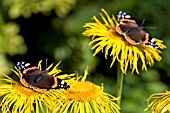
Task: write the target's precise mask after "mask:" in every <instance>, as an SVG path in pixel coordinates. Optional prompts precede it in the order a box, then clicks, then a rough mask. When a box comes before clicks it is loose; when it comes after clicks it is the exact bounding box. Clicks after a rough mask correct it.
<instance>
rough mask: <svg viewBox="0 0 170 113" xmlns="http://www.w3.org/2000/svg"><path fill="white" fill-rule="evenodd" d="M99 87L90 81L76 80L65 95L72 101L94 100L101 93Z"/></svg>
mask: <svg viewBox="0 0 170 113" xmlns="http://www.w3.org/2000/svg"><path fill="white" fill-rule="evenodd" d="M101 91H102V90H101V88H100V87H98V86H96V85H95V84H93V83H91V82H78V83H76V84H74V85H73V86H71V89H70V90H69V91H68V92H67V93H66V97H67V98H68V99H70V100H74V101H76V102H77V101H82V102H87V101H90V100H96V99H97V98H98V97H99V96H100V94H101Z"/></svg>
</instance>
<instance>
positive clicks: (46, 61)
mask: <svg viewBox="0 0 170 113" xmlns="http://www.w3.org/2000/svg"><path fill="white" fill-rule="evenodd" d="M47 63H48V58H46V59H45V67H46V69H47Z"/></svg>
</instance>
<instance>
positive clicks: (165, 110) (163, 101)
mask: <svg viewBox="0 0 170 113" xmlns="http://www.w3.org/2000/svg"><path fill="white" fill-rule="evenodd" d="M150 101H152V102H150ZM147 102H148V107H147V108H146V109H145V111H146V110H147V109H149V108H150V107H151V110H152V113H169V112H170V91H167V92H166V93H156V94H153V95H151V96H150V97H149V98H148V99H147Z"/></svg>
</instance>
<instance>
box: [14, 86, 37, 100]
mask: <svg viewBox="0 0 170 113" xmlns="http://www.w3.org/2000/svg"><path fill="white" fill-rule="evenodd" d="M13 88H14V90H16V92H17V93H18V94H19V95H21V94H22V95H23V94H24V95H27V96H28V97H29V96H31V95H35V93H37V92H35V91H34V90H32V89H30V88H26V87H24V86H23V85H21V84H20V83H16V84H14V86H13Z"/></svg>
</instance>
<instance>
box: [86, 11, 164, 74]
mask: <svg viewBox="0 0 170 113" xmlns="http://www.w3.org/2000/svg"><path fill="white" fill-rule="evenodd" d="M102 12H103V13H104V14H105V15H106V18H105V17H104V16H103V14H102V13H100V16H101V18H102V20H103V21H104V23H102V22H100V21H99V20H98V19H97V18H96V16H93V19H94V22H91V23H86V24H85V26H84V27H86V30H85V31H84V32H83V35H84V36H87V37H91V36H92V41H91V42H90V43H89V45H92V44H94V43H95V45H94V46H93V47H92V50H93V49H95V52H94V54H93V56H95V55H96V54H97V53H98V52H100V51H102V52H103V51H104V52H105V58H106V59H107V57H108V55H109V56H111V57H112V62H111V65H110V67H112V65H113V64H114V62H115V60H117V61H119V63H120V68H121V70H122V72H123V73H124V74H126V71H127V68H128V66H129V67H130V69H132V73H133V72H134V71H136V72H137V73H138V74H139V70H138V64H139V61H141V62H142V64H141V67H142V70H147V64H148V65H149V66H153V64H154V60H157V61H160V60H162V57H161V56H160V55H159V53H161V51H160V50H158V49H156V48H153V47H150V46H143V45H142V44H140V45H132V44H130V43H128V42H127V41H126V40H125V38H124V37H123V36H122V35H120V34H118V33H117V32H116V30H115V28H116V26H117V25H118V22H117V20H116V19H115V17H114V15H113V16H112V18H110V17H109V15H108V14H107V12H106V11H105V10H104V9H102ZM154 40H155V41H156V43H157V44H158V47H159V48H160V49H164V48H166V46H165V45H163V44H162V43H163V41H161V40H158V39H155V38H154ZM110 50H111V51H110ZM109 52H110V53H109Z"/></svg>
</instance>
